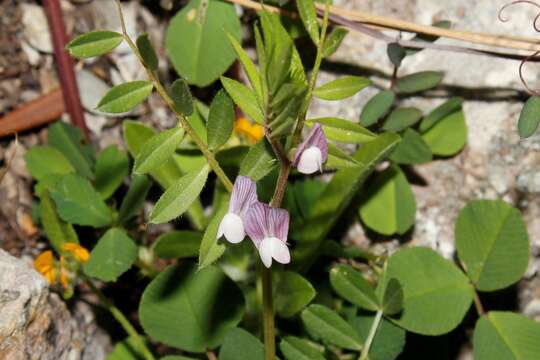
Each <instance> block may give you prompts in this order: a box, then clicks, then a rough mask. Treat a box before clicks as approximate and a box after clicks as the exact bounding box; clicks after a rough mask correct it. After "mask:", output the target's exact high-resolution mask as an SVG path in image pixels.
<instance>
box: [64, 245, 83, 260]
mask: <svg viewBox="0 0 540 360" xmlns="http://www.w3.org/2000/svg"><path fill="white" fill-rule="evenodd" d="M62 248H63V249H64V250H65V251H67V252H69V253H71V254H72V255H73V256H74V257H75V259H77V260H78V261H80V262H87V261H88V258H89V257H90V253H89V252H88V250H86V248H84V247H82V246H81V245H79V244H76V243H65V244H64V246H63V247H62Z"/></svg>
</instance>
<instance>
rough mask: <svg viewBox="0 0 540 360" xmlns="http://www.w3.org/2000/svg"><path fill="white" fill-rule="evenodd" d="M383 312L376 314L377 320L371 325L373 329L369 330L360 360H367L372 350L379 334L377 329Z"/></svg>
mask: <svg viewBox="0 0 540 360" xmlns="http://www.w3.org/2000/svg"><path fill="white" fill-rule="evenodd" d="M382 315H383V312H382V310H379V311H377V313H376V314H375V319H374V320H373V323H372V324H371V329H369V334H368V337H367V339H366V343H365V344H364V347H363V348H362V353H361V354H360V357H359V358H358V360H367V358H368V354H369V349H370V348H371V344H372V343H373V339H375V334H377V329H378V328H379V324H380V323H381V319H382Z"/></svg>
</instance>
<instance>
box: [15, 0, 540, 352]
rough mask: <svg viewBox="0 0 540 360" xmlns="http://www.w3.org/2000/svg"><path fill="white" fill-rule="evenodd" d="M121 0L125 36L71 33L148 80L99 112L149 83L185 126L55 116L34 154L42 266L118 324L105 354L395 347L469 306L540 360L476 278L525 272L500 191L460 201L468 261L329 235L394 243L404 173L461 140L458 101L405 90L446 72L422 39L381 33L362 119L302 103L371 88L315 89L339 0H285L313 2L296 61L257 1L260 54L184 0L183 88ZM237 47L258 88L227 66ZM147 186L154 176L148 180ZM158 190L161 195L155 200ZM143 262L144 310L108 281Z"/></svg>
mask: <svg viewBox="0 0 540 360" xmlns="http://www.w3.org/2000/svg"><path fill="white" fill-rule="evenodd" d="M117 5H118V10H119V16H120V19H121V23H122V30H123V31H122V33H116V32H111V31H95V32H91V33H88V34H83V35H81V36H80V37H77V38H75V39H74V40H72V42H71V43H70V44H69V45H68V47H67V49H68V51H69V52H70V53H71V54H72V55H73V56H75V57H77V58H87V57H93V56H100V55H105V54H107V53H108V52H109V51H111V50H112V49H114V48H115V47H116V46H118V45H119V44H120V43H121V42H124V41H125V42H126V43H127V44H128V45H129V47H130V48H131V50H132V51H133V53H134V54H135V55H136V57H137V58H138V60H139V61H140V62H141V64H142V65H143V66H144V67H145V69H146V75H147V78H146V79H142V80H136V81H132V82H128V83H124V84H120V85H117V86H115V87H113V88H112V89H111V90H110V91H109V92H108V93H107V94H106V95H105V96H104V97H103V98H102V99H101V101H100V102H99V103H98V104H96V105H97V108H98V109H99V110H100V111H102V112H105V113H111V114H113V113H114V114H118V113H129V111H131V110H132V109H133V108H134V107H136V106H138V105H139V104H141V103H142V102H144V100H145V99H146V98H147V97H148V96H150V94H152V93H153V92H154V90H155V92H157V94H158V95H159V96H160V97H161V99H162V100H163V101H164V103H165V104H166V106H167V107H168V109H169V111H170V113H171V114H174V116H175V117H176V119H177V120H178V123H177V124H176V125H175V126H173V127H172V128H170V129H166V130H163V131H157V130H156V129H153V128H152V127H150V126H148V125H146V124H143V123H141V122H139V121H136V120H127V119H124V120H123V124H122V129H123V137H124V142H125V145H126V148H127V152H125V151H123V150H121V149H120V148H118V147H116V146H110V147H107V148H105V149H103V150H102V151H100V152H96V150H95V148H94V147H93V146H92V145H90V144H84V143H83V142H82V136H81V133H80V132H79V131H78V130H77V129H76V128H73V127H71V126H69V125H67V124H64V123H57V124H54V125H52V126H50V127H49V129H48V140H47V145H44V146H36V147H34V148H32V149H30V150H29V151H28V153H27V154H26V163H27V167H28V169H29V171H30V173H31V174H32V176H33V177H34V179H35V180H36V186H35V194H36V198H37V206H36V209H37V211H36V213H37V214H38V216H37V217H38V218H39V221H40V224H41V226H42V228H43V230H44V233H45V235H46V236H47V238H48V239H49V242H50V245H51V248H52V250H47V251H46V252H45V253H43V254H42V255H41V256H39V257H38V258H37V259H36V262H35V267H36V268H37V269H38V270H39V271H40V272H41V273H42V274H43V275H44V276H45V277H46V278H47V279H48V281H49V282H50V283H55V284H56V283H60V284H61V285H62V287H63V289H68V290H69V291H65V295H66V297H67V296H72V295H73V291H72V290H76V289H77V287H76V285H77V284H78V283H79V282H84V283H85V284H86V286H87V287H88V288H89V289H91V290H92V291H93V292H94V293H95V294H96V295H97V297H98V299H99V301H100V303H101V305H102V306H103V307H105V308H106V309H107V310H109V311H110V313H111V314H112V316H114V318H115V319H116V320H117V321H118V322H119V323H120V324H121V326H122V327H123V329H124V330H125V332H126V333H127V335H128V336H127V337H126V338H125V339H124V340H123V341H121V342H119V343H118V344H117V345H116V346H115V349H114V351H113V353H112V354H111V355H110V359H116V358H118V356H123V357H122V358H125V359H130V360H131V359H139V358H145V359H155V358H156V357H158V356H165V355H166V354H168V353H171V354H172V353H174V354H177V355H167V356H165V357H161V359H168V360H171V359H175V360H176V359H183V360H185V359H202V358H203V357H204V356H206V358H208V359H219V360H234V359H254V360H262V359H266V360H274V359H276V358H277V357H279V358H281V359H286V360H298V359H315V360H319V359H353V358H355V359H356V358H358V359H361V360H366V359H371V360H379V359H380V360H391V359H395V358H397V357H398V356H399V354H400V353H402V351H403V350H404V347H405V340H406V333H407V332H410V333H415V334H421V335H425V336H442V335H444V334H447V333H449V332H451V331H453V330H455V329H456V328H458V327H459V326H467V324H468V322H464V319H465V316H466V314H467V313H468V312H469V311H470V308H471V306H473V304H474V307H475V308H476V311H477V313H478V319H477V321H476V325H475V328H474V335H473V337H472V340H471V342H472V343H473V345H474V352H475V357H476V358H477V359H480V360H483V359H486V360H487V359H495V358H501V359H506V358H508V359H511V358H515V359H535V358H540V348H539V344H540V341H537V340H540V325H538V324H537V323H535V322H534V321H532V320H530V319H527V318H525V317H524V316H523V315H520V314H516V313H513V312H509V311H500V310H501V309H494V310H496V311H487V309H486V308H485V307H484V305H483V304H482V296H483V295H482V293H484V292H493V291H498V290H500V289H503V288H506V287H508V286H511V285H513V284H515V283H516V282H518V281H519V280H520V279H521V278H522V277H523V275H524V273H525V270H526V268H527V262H528V259H529V247H530V244H529V240H528V234H527V230H526V228H525V225H524V223H523V220H522V219H521V215H520V213H519V211H518V210H516V209H515V208H513V207H512V206H511V205H509V204H507V203H506V202H504V201H502V200H476V201H472V202H470V203H469V204H468V205H466V206H465V207H464V208H463V209H462V211H461V212H460V214H459V216H458V219H457V221H456V226H455V238H456V247H457V259H456V261H453V260H448V259H445V258H444V257H442V256H441V255H440V254H439V253H437V252H436V251H434V250H433V249H429V248H424V247H412V246H408V245H403V246H402V247H401V248H400V249H398V250H397V251H395V252H393V253H386V252H382V253H372V252H371V251H368V250H364V249H360V248H358V247H355V246H344V245H343V244H342V243H341V242H338V241H335V239H336V236H340V235H341V234H342V233H343V232H344V230H345V229H346V227H344V226H348V225H350V224H351V222H352V219H351V217H355V216H356V217H358V218H359V219H361V221H362V225H363V226H365V227H366V228H369V229H371V230H373V231H375V232H377V233H378V234H380V235H382V237H381V238H383V239H387V238H388V237H389V236H400V235H403V234H407V233H408V232H409V231H410V229H411V228H412V226H413V225H414V220H415V212H416V201H415V198H414V194H413V192H412V190H411V186H410V184H409V179H408V177H407V176H406V174H407V172H408V171H407V170H409V167H411V166H414V165H415V164H421V163H425V162H429V161H431V160H432V159H433V157H434V156H441V157H448V156H452V155H454V154H456V153H457V152H459V151H460V150H461V149H462V148H463V146H464V145H465V140H466V134H467V128H466V126H465V119H464V114H463V111H462V108H461V106H462V102H463V101H462V99H459V98H450V99H448V100H446V101H444V102H443V103H442V104H441V105H439V106H437V107H436V108H435V109H432V110H431V111H429V112H428V113H427V114H426V115H424V112H423V111H422V110H421V109H418V108H415V107H411V106H408V105H407V106H405V105H403V103H402V101H403V99H404V98H405V97H406V96H409V94H416V93H419V92H423V91H426V90H429V89H431V88H434V87H436V86H437V85H438V84H439V83H440V82H441V80H442V78H443V74H442V73H441V72H437V71H423V72H418V73H411V74H406V75H404V76H401V74H400V73H399V68H400V65H401V62H402V60H403V58H404V57H405V56H414V54H415V53H416V52H417V51H413V50H412V49H408V48H403V47H401V46H399V45H398V44H390V46H388V55H389V59H390V61H391V63H392V65H393V68H394V71H393V76H392V78H391V81H390V84H389V86H388V88H386V89H380V91H378V92H377V93H376V94H375V95H374V96H373V97H372V98H371V99H369V101H368V102H367V103H366V104H365V106H363V108H362V109H361V111H360V114H359V119H358V121H351V120H350V119H341V118H336V117H333V116H332V114H330V115H329V116H327V117H321V118H308V110H309V107H310V104H311V102H312V100H313V97H316V98H318V99H321V100H324V101H339V100H342V99H345V98H348V97H350V96H352V95H354V94H356V93H358V92H359V91H361V90H363V89H365V88H366V87H368V86H370V85H371V81H370V80H369V79H366V78H363V77H359V76H344V77H341V78H338V79H336V80H333V81H330V82H328V83H325V84H322V85H318V80H317V78H318V73H319V70H320V67H321V64H322V62H323V61H324V59H326V58H327V57H329V56H330V55H331V54H332V53H334V52H335V51H336V49H337V48H338V47H339V45H340V43H341V41H342V40H343V38H344V37H345V36H346V34H347V31H346V30H345V29H343V28H334V29H331V28H330V27H329V6H330V4H329V2H326V4H325V11H324V12H323V16H322V18H319V17H318V16H317V12H316V9H315V5H314V3H313V2H312V1H311V0H298V1H296V8H295V7H294V6H292V4H289V5H285V6H286V7H287V6H288V7H287V9H288V10H296V11H297V12H298V14H299V15H300V20H298V21H297V22H296V23H294V24H295V25H296V28H297V30H298V29H300V30H298V31H300V32H299V33H297V35H298V34H300V35H299V36H305V38H306V39H308V40H309V41H311V42H312V43H313V46H314V47H315V49H316V50H315V51H316V52H315V58H314V59H303V58H301V53H300V52H299V51H298V49H297V48H296V42H295V41H294V39H293V31H292V30H291V28H289V27H286V26H285V25H284V23H285V21H284V19H283V18H281V17H280V16H279V15H277V14H273V13H270V12H269V11H266V10H265V9H264V8H263V10H261V11H260V12H259V13H258V18H257V20H256V21H255V23H254V26H253V38H254V41H255V53H256V61H254V60H252V58H251V57H250V56H248V53H247V52H246V51H245V50H244V48H243V47H242V45H241V41H240V40H241V38H240V31H239V29H240V25H239V19H238V17H237V15H236V13H235V12H234V7H233V6H232V5H231V4H228V3H227V2H222V1H218V0H192V1H190V2H189V3H188V4H187V5H186V6H185V7H184V8H183V9H182V10H181V11H179V12H178V14H176V15H175V17H174V18H173V20H172V21H171V24H170V25H169V28H168V30H167V36H166V41H165V42H166V48H167V52H168V55H169V58H170V59H171V62H172V64H173V67H174V69H175V70H176V71H177V73H178V75H179V76H180V78H178V79H176V80H174V81H173V82H172V83H171V85H170V86H165V85H164V84H162V83H161V77H162V75H163V74H161V73H160V69H159V66H158V65H159V61H160V59H158V57H157V55H156V52H155V51H154V49H153V46H152V43H151V39H150V37H149V36H148V35H147V34H142V35H140V36H139V37H138V38H137V39H136V40H135V41H133V40H132V39H131V38H130V37H129V36H128V34H127V32H126V29H125V25H124V23H123V17H122V7H121V4H120V2H117ZM436 25H437V26H447V25H448V24H447V23H439V24H436ZM295 36H296V35H295ZM424 40H425V41H435V40H436V39H434V38H430V39H424ZM235 58H236V59H238V61H239V63H240V65H241V66H242V69H243V72H244V73H245V75H246V79H247V82H248V83H247V84H246V83H244V82H242V81H240V80H239V79H238V78H233V77H226V76H225V75H224V74H225V71H226V70H227V68H228V67H229V66H230V64H231V63H232V62H233V61H234V59H235ZM309 60H313V62H312V67H311V69H310V71H307V69H306V67H305V64H307V63H310V62H309ZM217 81H219V82H220V83H221V85H222V87H223V89H220V90H219V91H217V92H216V93H215V96H214V97H213V99H212V100H211V101H207V102H206V103H205V102H204V101H203V100H204V99H197V98H196V97H194V96H193V95H192V93H191V88H190V85H196V86H205V85H208V84H211V83H214V82H217ZM214 85H216V86H217V85H218V84H217V83H214ZM235 106H237V107H238V109H240V111H241V112H242V113H241V114H240V111H238V114H237V111H236V109H235ZM534 106H535V105H534V104H533V105H528V107H531V108H533V107H534ZM531 111H532V110H531ZM527 132H528V131H527ZM344 144H345V145H346V146H342V145H344ZM128 153H129V155H128ZM130 157H131V158H132V159H133V161H131V160H130ZM131 162H132V165H131V164H130V163H131ZM320 173H323V174H324V175H325V176H324V178H325V179H328V181H322V180H321V179H320V177H318V175H319V174H320ZM154 183H155V184H156V185H157V186H158V187H159V189H155V191H151V188H152V186H153V184H154ZM145 203H146V204H149V203H151V204H153V208H152V210H151V211H149V213H148V214H143V208H144V204H145ZM179 218H180V220H177V219H179ZM168 222H172V224H171V225H172V228H173V230H170V231H169V230H167V231H165V232H164V233H162V234H160V235H159V236H158V237H157V238H154V237H153V236H151V235H150V234H149V232H147V231H146V230H147V228H148V227H150V226H152V225H151V224H163V223H168ZM246 235H247V236H248V237H249V238H250V239H251V243H250V241H243V240H244V239H245V237H246ZM86 249H89V250H86ZM53 251H54V252H55V253H56V256H55V255H54V253H53ZM88 251H90V252H89V255H88ZM56 258H58V259H60V260H59V261H58V260H55V259H56ZM131 272H136V274H137V276H138V278H139V279H144V281H143V282H141V283H136V284H129V286H139V285H142V286H145V288H144V291H143V292H142V296H141V298H140V302H139V303H138V306H137V308H138V310H137V311H138V316H133V317H129V316H126V315H125V314H123V313H122V312H121V311H120V310H119V309H118V308H117V307H116V306H115V304H114V303H113V301H112V300H111V299H108V298H107V297H106V296H105V295H104V293H103V291H101V287H102V286H105V287H106V286H114V283H115V282H124V281H129V280H128V279H129V278H128V277H127V274H129V273H131ZM62 274H63V275H62ZM62 276H63V277H62ZM64 285H67V286H64ZM74 295H75V296H76V295H77V294H76V292H75V294H74ZM120 301H123V300H120ZM502 310H505V309H502ZM471 317H472V316H471ZM129 318H138V320H139V321H140V329H142V330H143V331H144V334H141V333H139V332H140V331H139V330H140V329H139V328H138V326H135V325H133V324H131V322H130V321H129V320H128V319H129ZM261 325H262V328H261ZM138 329H139V330H138ZM471 332H472V329H471ZM516 334H519V336H518V335H516ZM259 338H262V339H263V341H262V342H261V341H260V340H259ZM523 339H530V341H529V340H527V341H524V340H523ZM158 344H159V346H158ZM276 344H277V346H276ZM178 354H180V355H178ZM500 354H504V356H503V357H498V356H499V355H500ZM115 356H116V357H115ZM441 356H442V355H441ZM505 356H506V357H505Z"/></svg>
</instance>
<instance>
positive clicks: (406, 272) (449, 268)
mask: <svg viewBox="0 0 540 360" xmlns="http://www.w3.org/2000/svg"><path fill="white" fill-rule="evenodd" d="M392 279H395V280H397V281H399V283H400V284H401V286H402V287H403V311H402V312H401V313H400V315H399V316H398V317H396V319H393V321H394V322H395V323H396V324H398V325H399V326H401V327H403V328H405V329H406V330H408V331H412V332H415V333H419V334H423V335H441V334H445V333H447V332H449V331H451V330H453V329H454V328H455V327H456V326H458V325H459V324H460V323H461V321H462V320H463V317H464V316H465V313H466V312H467V310H469V307H470V305H471V303H472V299H473V292H474V290H473V288H472V286H471V284H470V283H469V281H468V279H467V277H466V276H465V275H464V274H463V273H462V272H461V271H460V270H459V269H458V268H457V266H455V265H454V263H453V262H451V261H449V260H446V259H444V258H443V257H442V256H441V255H439V254H438V253H436V252H435V251H433V250H431V249H429V248H425V247H409V248H402V249H401V250H398V251H397V252H396V253H394V254H393V255H392V256H391V257H390V258H389V259H388V262H387V268H386V271H385V272H384V275H383V276H382V277H381V278H380V279H379V284H378V286H377V290H376V292H377V294H378V295H379V296H382V294H381V292H384V291H385V290H386V289H387V287H388V284H389V282H390V281H392ZM434 319H437V320H436V321H434Z"/></svg>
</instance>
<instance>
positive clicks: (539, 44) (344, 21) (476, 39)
mask: <svg viewBox="0 0 540 360" xmlns="http://www.w3.org/2000/svg"><path fill="white" fill-rule="evenodd" d="M227 1H229V2H232V3H235V4H239V5H241V6H244V7H247V8H251V9H255V10H260V9H262V5H260V4H259V3H258V2H255V1H251V0H227ZM264 8H265V9H266V10H268V11H271V12H274V13H280V14H282V15H285V16H291V17H294V18H296V17H298V14H296V13H292V12H289V11H284V10H282V9H279V8H276V7H273V6H270V5H264ZM317 8H318V12H319V14H321V13H322V8H323V5H322V4H317ZM330 19H331V20H332V22H333V23H335V24H339V25H343V26H347V27H349V28H351V29H353V30H356V31H361V32H362V33H364V34H366V35H368V36H372V37H374V38H376V39H379V40H382V41H386V42H388V41H395V38H393V37H390V36H387V35H384V34H383V33H381V32H380V31H377V30H376V28H374V27H373V25H374V26H376V27H379V28H380V27H383V28H388V29H394V30H398V31H407V32H414V33H419V34H425V35H431V36H438V37H441V38H450V39H455V40H460V41H463V42H466V43H470V44H480V45H488V46H492V47H497V48H504V49H515V50H529V51H540V40H536V39H533V38H526V37H518V36H506V35H492V34H484V33H476V32H470V31H463V30H456V29H443V28H438V27H435V26H428V25H419V24H415V23H413V22H409V21H405V20H400V19H394V18H391V17H386V16H378V15H373V14H370V13H367V12H363V11H357V10H347V9H343V8H340V7H338V6H331V8H330ZM401 43H402V45H403V46H407V47H414V48H422V49H424V48H432V49H437V50H444V51H453V52H462V53H469V54H473V55H486V56H493V57H500V58H506V59H515V60H523V59H524V58H526V57H527V55H518V54H515V53H509V52H501V51H492V50H478V49H473V48H471V47H465V46H454V45H439V44H431V43H427V42H420V41H410V40H401ZM536 60H538V59H536V58H534V59H531V61H536Z"/></svg>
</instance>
